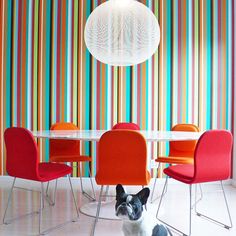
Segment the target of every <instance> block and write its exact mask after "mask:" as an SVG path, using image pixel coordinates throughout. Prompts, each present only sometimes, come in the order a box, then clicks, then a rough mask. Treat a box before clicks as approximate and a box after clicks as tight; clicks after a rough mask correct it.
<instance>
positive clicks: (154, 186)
mask: <svg viewBox="0 0 236 236" xmlns="http://www.w3.org/2000/svg"><path fill="white" fill-rule="evenodd" d="M160 165H161V163H160V162H159V163H158V167H157V172H156V176H155V181H154V185H153V190H152V195H151V203H153V202H155V201H156V200H157V199H158V198H160V197H161V196H157V197H156V198H155V199H153V196H154V192H155V188H156V182H157V175H158V171H159V169H160ZM167 186H168V184H167V185H166V187H165V192H164V195H165V193H166V191H167Z"/></svg>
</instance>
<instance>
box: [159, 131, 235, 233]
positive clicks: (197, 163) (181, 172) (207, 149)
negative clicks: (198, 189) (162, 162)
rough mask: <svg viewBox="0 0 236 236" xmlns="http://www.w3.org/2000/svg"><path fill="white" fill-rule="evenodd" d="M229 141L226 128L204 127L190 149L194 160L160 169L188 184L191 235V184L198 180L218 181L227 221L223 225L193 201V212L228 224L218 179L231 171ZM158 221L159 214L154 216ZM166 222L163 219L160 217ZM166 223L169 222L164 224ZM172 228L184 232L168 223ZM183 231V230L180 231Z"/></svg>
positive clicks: (199, 181)
mask: <svg viewBox="0 0 236 236" xmlns="http://www.w3.org/2000/svg"><path fill="white" fill-rule="evenodd" d="M232 143H233V138H232V135H231V133H230V132H228V131H226V130H210V131H206V132H205V133H203V134H202V136H201V137H200V139H199V141H198V143H197V146H196V149H195V153H194V164H185V165H176V166H170V167H168V168H166V169H164V173H165V174H166V175H167V176H169V177H171V178H173V179H176V180H178V181H180V182H182V183H185V184H188V185H189V193H190V204H189V209H190V210H189V211H190V219H189V234H188V235H191V225H192V217H191V210H192V207H191V206H192V185H193V184H199V183H206V182H212V181H221V187H222V191H223V194H224V200H225V204H226V207H227V212H228V216H229V221H230V225H229V226H228V225H226V224H224V223H221V222H219V221H217V220H215V219H212V218H210V217H208V216H206V215H203V214H201V213H200V212H198V211H197V209H196V204H195V212H196V214H197V215H198V216H202V217H204V218H207V219H208V220H211V221H213V222H215V223H217V224H219V225H221V226H223V227H225V228H226V229H229V228H231V227H232V220H231V216H230V212H229V207H228V203H227V199H226V196H225V192H224V188H223V184H222V180H226V179H228V178H229V177H230V173H231V151H232ZM167 181H168V178H166V181H165V186H164V188H163V191H162V195H161V199H160V202H159V206H158V210H157V218H158V213H159V210H160V206H161V202H162V199H163V194H164V191H165V188H166V185H167ZM158 219H159V220H160V221H162V220H161V219H160V218H158ZM162 222H163V223H165V224H167V223H166V222H164V221H162ZM167 225H168V226H170V225H169V224H167ZM170 227H171V228H172V229H174V230H176V231H178V232H179V233H182V234H184V233H183V232H181V231H180V230H178V229H177V228H175V227H173V226H170ZM184 235H186V234H184Z"/></svg>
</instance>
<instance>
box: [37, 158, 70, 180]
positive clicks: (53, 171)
mask: <svg viewBox="0 0 236 236" xmlns="http://www.w3.org/2000/svg"><path fill="white" fill-rule="evenodd" d="M38 171H39V176H40V179H39V181H42V182H46V181H50V180H53V179H56V178H60V177H63V176H65V175H68V174H71V173H72V168H71V167H70V166H68V165H65V164H60V163H45V162H43V163H39V166H38Z"/></svg>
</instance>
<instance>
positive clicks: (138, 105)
mask: <svg viewBox="0 0 236 236" xmlns="http://www.w3.org/2000/svg"><path fill="white" fill-rule="evenodd" d="M137 70H138V75H137V83H138V84H137V123H138V125H139V126H140V127H141V126H142V124H141V120H140V112H141V109H140V107H141V103H140V99H141V95H140V92H141V65H140V64H138V66H137ZM141 129H142V128H141Z"/></svg>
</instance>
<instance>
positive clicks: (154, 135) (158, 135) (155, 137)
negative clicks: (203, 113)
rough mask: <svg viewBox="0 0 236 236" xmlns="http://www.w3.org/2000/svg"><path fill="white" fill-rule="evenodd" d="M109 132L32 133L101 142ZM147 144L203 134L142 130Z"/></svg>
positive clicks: (34, 134)
mask: <svg viewBox="0 0 236 236" xmlns="http://www.w3.org/2000/svg"><path fill="white" fill-rule="evenodd" d="M106 131H107V130H41V131H31V132H32V134H33V136H34V137H37V138H48V139H70V140H81V141H99V139H100V137H101V136H102V135H103V134H104V133H105V132H106ZM137 132H140V133H141V134H142V135H143V136H144V137H145V139H146V141H147V142H161V141H186V140H197V139H199V137H200V136H201V134H202V133H201V132H183V131H155V130H140V131H137Z"/></svg>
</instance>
